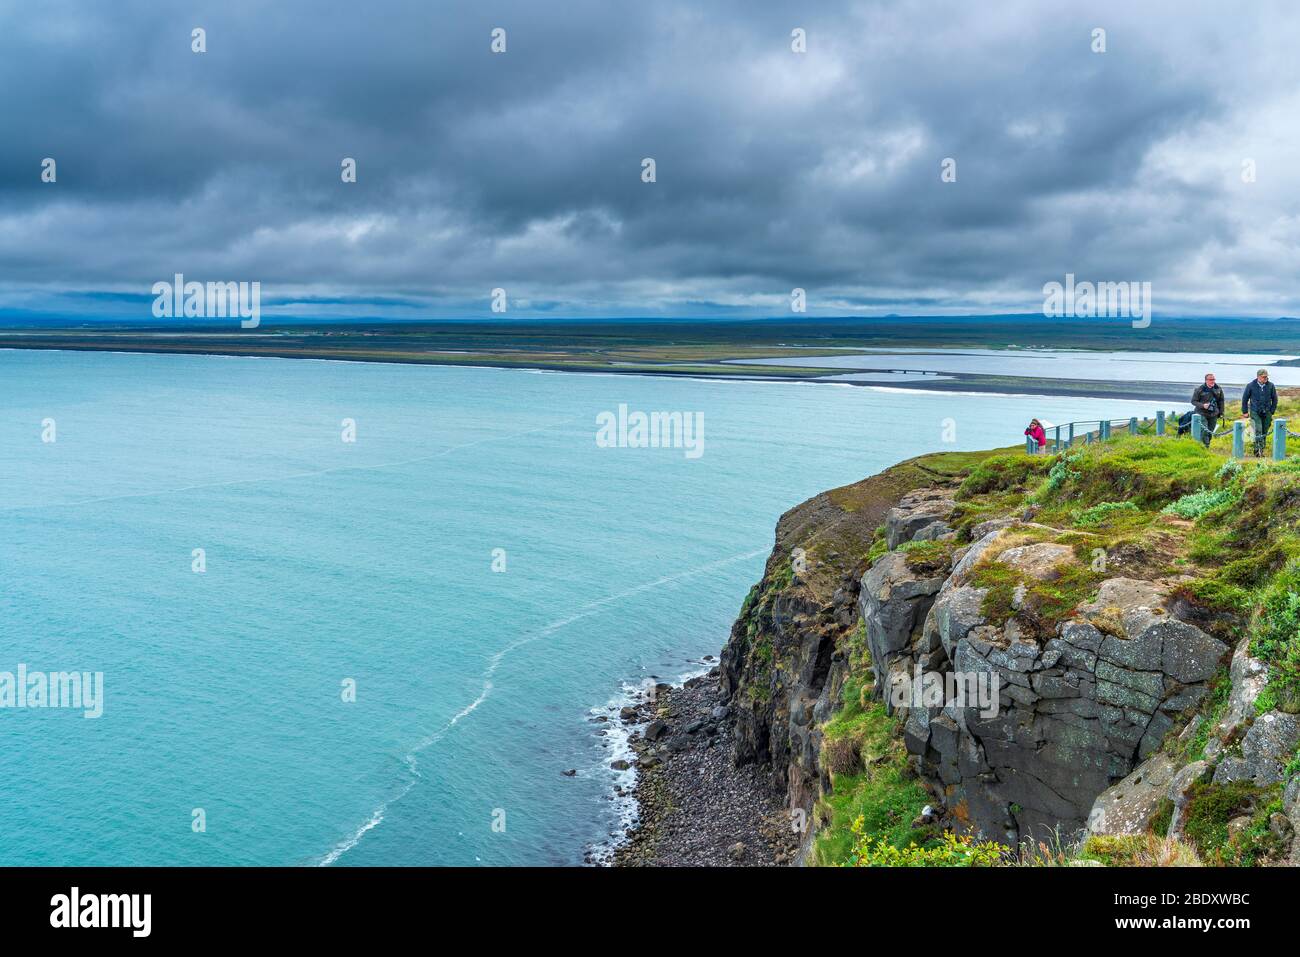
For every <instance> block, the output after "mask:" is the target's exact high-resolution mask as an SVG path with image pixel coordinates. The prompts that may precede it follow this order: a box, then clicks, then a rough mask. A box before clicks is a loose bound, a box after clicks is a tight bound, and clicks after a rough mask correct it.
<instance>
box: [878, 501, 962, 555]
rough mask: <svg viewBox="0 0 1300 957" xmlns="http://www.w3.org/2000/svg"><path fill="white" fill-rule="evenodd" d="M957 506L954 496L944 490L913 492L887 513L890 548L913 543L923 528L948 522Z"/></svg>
mask: <svg viewBox="0 0 1300 957" xmlns="http://www.w3.org/2000/svg"><path fill="white" fill-rule="evenodd" d="M955 507H956V505H955V503H954V502H953V500H952V496H951V494H950V493H947V492H944V491H942V490H935V489H925V490H922V491H917V492H912V493H911V494H909V495H906V496H904V497H903V498H902V500H900V501H899V503H898V505H897V506H895V507H894V508H891V509H890V510H889V511H888V512H887V513H886V514H885V542H886V543H887V544H888V545H889V547H890V548H897V547H898V546H899V545H901V544H903V543H904V542H910V541H911V540H912V538H913V536H915V535H916V533H917V532H919V531H921V529H923V528H925V527H926V526H928V525H931V524H933V523H934V522H938V521H942V520H943V519H946V518H947V517H948V516H949V515H951V514H952V512H953V509H954V508H955Z"/></svg>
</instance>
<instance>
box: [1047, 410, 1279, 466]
mask: <svg viewBox="0 0 1300 957" xmlns="http://www.w3.org/2000/svg"><path fill="white" fill-rule="evenodd" d="M1178 419H1179V416H1178V413H1177V412H1168V413H1166V412H1164V411H1163V410H1162V411H1159V412H1157V413H1156V415H1155V418H1154V419H1149V418H1143V419H1142V420H1141V423H1140V424H1139V421H1138V417H1137V416H1132V417H1131V418H1129V419H1127V420H1125V419H1082V420H1080V421H1077V422H1066V423H1065V424H1063V425H1056V426H1053V427H1052V433H1051V437H1050V438H1049V439H1048V442H1047V444H1046V445H1044V446H1043V448H1042V449H1041V450H1040V449H1039V448H1038V442H1037V440H1036V439H1035V438H1034V437H1033V436H1032V435H1026V436H1025V451H1026V452H1028V453H1029V454H1031V455H1033V454H1036V453H1038V452H1039V451H1044V452H1045V451H1048V450H1049V449H1050V450H1051V451H1053V452H1061V451H1063V450H1065V449H1068V448H1072V447H1073V446H1074V445H1075V444H1076V438H1077V437H1078V436H1079V435H1080V434H1081V436H1082V440H1083V444H1084V445H1090V444H1091V443H1093V442H1105V441H1106V440H1107V439H1110V438H1113V437H1114V435H1115V425H1116V423H1118V424H1119V427H1120V434H1121V435H1122V434H1125V433H1127V434H1128V435H1141V434H1144V433H1145V434H1151V433H1152V432H1154V434H1155V435H1167V434H1168V432H1169V423H1170V421H1171V420H1172V421H1173V423H1174V428H1175V432H1174V434H1175V435H1177V434H1178V433H1177V428H1178ZM1286 422H1287V420H1286V419H1274V420H1273V461H1275V462H1281V461H1282V460H1283V459H1285V458H1286V441H1287V439H1288V438H1292V439H1300V434H1297V433H1295V432H1291V431H1289V430H1288V429H1287V427H1286ZM1153 425H1154V428H1153ZM1085 426H1086V427H1088V428H1082V427H1085ZM1092 426H1095V428H1092ZM1080 429H1082V431H1081V432H1080ZM1208 429H1209V423H1208V421H1207V420H1206V418H1205V416H1204V415H1202V414H1201V413H1200V412H1196V413H1193V414H1192V427H1191V436H1192V438H1193V439H1194V440H1195V441H1198V442H1204V441H1205V439H1206V432H1207V430H1208ZM1229 433H1231V434H1232V457H1233V458H1234V459H1240V458H1244V457H1245V454H1246V423H1245V422H1243V421H1241V420H1240V419H1238V420H1237V421H1236V422H1233V423H1232V428H1231V429H1227V428H1224V429H1219V430H1217V431H1212V432H1210V433H1209V437H1210V438H1211V439H1213V438H1217V437H1218V436H1221V435H1228V434H1229ZM1207 444H1208V443H1207Z"/></svg>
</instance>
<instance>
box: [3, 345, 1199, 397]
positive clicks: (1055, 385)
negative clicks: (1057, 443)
mask: <svg viewBox="0 0 1300 957" xmlns="http://www.w3.org/2000/svg"><path fill="white" fill-rule="evenodd" d="M821 348H826V347H825V346H823V347H821ZM932 348H936V349H941V348H947V347H942V346H934V347H932ZM2 351H15V352H17V351H28V352H105V353H114V352H116V353H125V354H136V355H180V356H225V357H232V358H245V359H259V358H262V359H320V360H325V361H331V362H371V363H388V364H393V365H428V366H442V367H450V368H467V367H468V368H490V369H515V370H523V371H536V372H567V373H573V374H582V375H633V376H656V377H663V378H677V379H698V380H701V381H709V382H712V381H732V382H787V383H798V382H807V383H814V384H818V385H840V386H844V385H847V386H855V387H860V388H877V389H905V390H908V391H916V392H945V393H979V394H1003V395H1018V396H1044V397H1068V398H1091V399H1129V400H1158V401H1170V402H1184V401H1185V400H1186V398H1187V396H1186V394H1185V392H1186V391H1187V390H1179V389H1178V388H1177V387H1176V386H1174V385H1171V384H1169V383H1159V382H1153V383H1142V384H1141V388H1135V387H1132V386H1134V385H1136V384H1134V383H1116V382H1112V381H1106V380H1085V379H1048V378H1037V377H1029V376H986V375H980V374H976V373H964V372H944V373H941V374H936V375H933V376H926V377H925V378H923V379H910V380H902V379H900V380H898V381H895V382H891V381H881V382H857V381H851V380H845V379H841V378H837V376H839V375H841V374H842V372H838V371H837V372H830V373H827V372H825V371H824V370H815V369H800V370H798V372H797V373H796V374H777V375H757V374H754V373H739V372H733V371H731V370H732V369H736V368H744V367H743V366H740V367H738V366H734V365H731V366H727V365H723V364H722V363H721V362H720V361H718V360H713V361H710V360H696V361H697V362H698V363H699V364H700V365H707V366H710V367H711V368H716V369H718V371H716V372H713V371H709V372H703V371H699V370H680V369H656V368H653V367H649V366H646V367H635V368H619V367H617V366H614V367H611V366H599V367H593V366H583V365H581V364H579V363H559V362H550V363H548V362H542V361H527V360H524V359H520V360H511V361H493V360H492V358H491V357H487V356H482V355H475V354H473V353H469V352H460V353H456V354H455V357H454V358H452V357H451V356H450V355H440V354H421V355H402V354H398V353H388V354H378V355H356V354H352V353H343V352H341V351H331V350H330V349H328V348H314V349H299V350H291V349H276V348H265V349H263V348H257V349H252V348H243V349H237V348H227V349H220V348H218V349H214V348H210V347H203V346H199V345H197V344H196V343H193V341H192V340H191V341H190V342H168V343H157V344H155V343H142V342H132V341H126V342H106V341H103V340H97V341H94V342H77V341H75V340H70V341H64V342H51V341H49V340H42V341H40V342H35V343H32V342H23V341H21V340H18V339H10V338H5V337H0V352H2ZM868 374H869V373H868ZM1190 388H1191V386H1188V390H1190Z"/></svg>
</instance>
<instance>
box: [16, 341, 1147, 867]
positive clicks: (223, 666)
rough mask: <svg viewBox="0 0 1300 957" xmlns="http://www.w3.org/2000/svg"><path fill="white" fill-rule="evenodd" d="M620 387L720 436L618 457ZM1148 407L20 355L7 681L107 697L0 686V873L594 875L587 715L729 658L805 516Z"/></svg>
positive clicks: (410, 369)
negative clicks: (468, 868) (938, 462)
mask: <svg viewBox="0 0 1300 957" xmlns="http://www.w3.org/2000/svg"><path fill="white" fill-rule="evenodd" d="M620 403H626V404H627V405H628V407H629V408H630V409H631V410H642V411H646V412H649V411H684V412H700V413H703V416H704V425H705V428H704V454H703V455H702V456H700V457H699V458H697V459H689V458H687V457H686V456H685V455H684V454H683V451H682V450H680V449H663V448H660V449H655V448H601V447H598V445H597V443H596V441H595V436H596V417H597V415H598V414H600V413H602V412H607V411H616V410H617V408H618V406H619V405H620ZM1152 411H1153V408H1150V407H1149V406H1148V405H1147V404H1143V403H1134V402H1121V401H1087V400H1079V399H1049V398H1039V397H1004V396H975V395H945V394H926V393H916V392H911V393H909V392H895V391H878V390H871V389H864V388H855V387H849V386H833V385H800V384H783V383H742V382H716V383H714V382H705V381H695V380H684V379H668V378H649V377H623V376H585V375H560V374H535V373H528V372H520V371H501V370H490V369H446V368H432V367H425V368H421V367H415V366H401V365H378V364H359V363H345V362H322V361H299V360H277V359H235V358H218V357H181V356H146V355H107V354H101V355H94V354H78V353H40V352H14V351H9V352H6V351H0V672H5V671H9V672H15V671H16V670H17V668H18V666H19V665H20V664H25V665H26V666H27V667H28V668H29V669H31V670H43V671H74V670H75V671H87V672H103V674H104V685H105V694H104V699H105V700H104V711H103V716H102V717H100V718H98V719H86V718H84V717H83V716H82V713H81V712H80V711H76V710H71V709H49V708H46V709H37V708H3V709H0V781H3V782H4V785H3V787H0V864H6V865H13V864H304V865H305V864H319V863H333V864H337V865H347V864H357V865H367V864H370V865H375V864H385V865H387V864H473V863H479V862H481V863H483V864H573V863H579V862H580V861H581V860H582V855H583V851H584V849H585V848H586V847H587V846H588V845H589V844H591V843H592V842H596V841H600V840H601V839H602V838H606V837H608V836H609V834H610V832H611V831H613V830H616V829H617V828H618V815H619V814H620V813H621V809H620V808H619V806H618V805H617V804H616V803H615V802H613V801H612V800H611V799H610V792H611V788H612V786H613V784H614V783H615V772H612V771H610V770H609V769H608V762H609V760H610V759H611V758H612V757H613V756H614V754H613V752H614V751H615V750H616V749H617V747H618V744H617V743H615V742H613V739H612V738H611V737H608V736H607V737H600V736H598V735H597V734H596V733H595V732H596V729H597V728H598V727H600V726H599V725H596V724H593V723H591V722H590V720H589V717H590V715H591V713H592V709H600V708H604V707H606V706H609V705H611V704H617V701H618V696H619V693H620V688H622V687H624V686H625V685H629V684H634V683H638V682H640V681H643V680H644V679H645V678H646V677H647V676H650V675H658V676H662V677H665V678H676V677H679V676H681V675H683V674H686V673H689V672H693V671H698V670H701V668H702V666H701V665H700V664H699V659H700V658H701V656H703V655H706V654H717V652H718V651H719V649H720V647H721V645H722V643H723V641H724V640H725V638H726V635H727V631H728V628H729V627H730V624H731V621H732V619H733V617H734V616H735V613H736V610H737V609H738V607H739V605H740V602H741V600H742V599H743V597H744V595H745V592H746V591H747V590H748V588H749V587H750V585H751V584H753V582H754V581H755V580H756V579H757V577H758V576H759V574H760V573H761V569H762V565H763V561H764V559H765V557H766V554H767V551H768V549H769V548H770V547H771V543H772V537H773V528H774V525H775V522H776V519H777V518H778V516H779V515H780V514H781V513H782V512H783V511H785V510H786V509H788V508H790V507H791V506H793V505H794V504H796V503H797V502H799V501H801V500H802V499H804V498H806V497H808V496H810V495H812V494H814V493H816V492H818V491H821V490H823V489H827V488H830V487H832V486H835V485H840V484H843V483H845V482H850V481H855V480H857V479H859V478H861V477H863V476H865V475H868V474H870V473H872V472H875V471H878V470H880V469H882V468H884V467H886V466H888V465H890V464H892V463H893V462H896V461H898V460H899V459H902V458H905V457H907V456H911V455H916V454H919V453H922V452H926V451H933V450H937V449H941V448H945V447H949V448H965V449H974V448H986V447H989V446H992V445H1010V444H1016V443H1018V442H1019V441H1021V429H1022V428H1023V427H1024V423H1025V422H1026V421H1027V420H1028V418H1029V417H1030V416H1033V415H1037V416H1039V417H1041V418H1044V419H1048V420H1051V421H1055V422H1061V421H1066V420H1068V419H1071V418H1076V419H1081V418H1096V417H1099V416H1103V415H1104V416H1107V417H1126V416H1128V415H1131V414H1138V415H1142V414H1149V413H1151V412H1152ZM949 418H951V419H953V420H955V423H956V439H957V441H956V443H955V445H952V446H944V445H943V444H942V443H941V441H940V440H941V436H942V434H943V427H944V420H945V419H949ZM345 419H351V420H354V421H355V423H356V441H355V442H351V443H350V442H345V441H343V439H342V429H343V426H342V423H343V420H345ZM46 420H53V428H54V430H55V432H54V438H55V441H53V442H45V441H42V437H43V432H44V433H45V437H47V438H48V437H49V434H48V432H49V428H48V426H49V424H48V423H46ZM43 423H44V424H43ZM199 548H201V549H203V550H204V552H205V555H206V571H205V572H203V573H201V574H200V573H196V572H194V571H193V570H192V563H193V561H194V559H193V558H192V555H193V552H194V550H195V549H199ZM497 549H503V550H504V557H505V570H504V571H494V570H493V561H494V554H495V555H496V556H497V557H498V559H499V557H500V555H501V553H500V552H494V550H497ZM498 565H499V561H498ZM348 679H351V680H353V681H355V683H356V689H357V690H356V700H355V702H345V701H344V700H343V695H342V694H341V691H342V688H343V682H345V681H346V680H348ZM568 768H576V769H578V774H577V776H575V777H565V776H563V774H562V773H561V772H562V771H564V770H565V769H568ZM195 809H202V812H203V817H204V820H205V822H206V830H204V831H201V832H196V831H195V830H194V828H193V827H192V820H193V815H194V812H195ZM494 825H495V826H494ZM503 825H504V826H503Z"/></svg>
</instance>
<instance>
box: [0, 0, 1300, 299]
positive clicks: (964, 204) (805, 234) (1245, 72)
mask: <svg viewBox="0 0 1300 957" xmlns="http://www.w3.org/2000/svg"><path fill="white" fill-rule="evenodd" d="M1084 6H1085V5H1084V4H1079V3H1068V2H1059V3H1057V2H1050V0H1023V2H999V0H986V2H971V0H960V2H952V3H947V2H941V0H927V2H846V0H817V2H814V3H761V2H755V0H736V2H729V0H708V2H701V0H646V2H639V3H634V2H628V0H563V2H561V0H551V2H545V0H522V2H517V3H509V2H504V3H503V2H491V0H473V2H471V0H438V2H433V0H418V2H417V0H411V2H386V0H367V2H364V3H355V4H349V3H342V2H331V3H320V2H306V0H275V2H259V3H252V2H241V0H221V2H213V3H207V4H204V3H199V4H184V5H183V4H172V3H158V2H156V0H155V2H143V0H141V2H137V0H114V2H112V3H103V2H92V0H85V2H82V3H69V2H59V0H44V2H42V3H40V4H33V3H24V2H18V0H0V312H3V313H8V314H9V315H21V311H22V310H34V311H36V312H50V311H52V312H67V313H74V312H78V313H96V312H99V313H103V314H112V315H114V316H118V317H121V316H127V317H129V316H131V315H135V314H137V313H138V314H139V318H141V319H147V318H148V317H149V316H148V304H149V302H150V301H151V297H150V296H149V288H150V286H151V285H152V284H153V283H154V282H156V281H158V280H162V279H170V278H171V276H172V275H173V274H174V273H177V272H180V273H184V274H185V276H186V278H187V279H198V280H221V281H227V280H247V281H252V280H257V281H260V282H261V283H262V285H263V296H264V301H270V302H279V303H280V305H278V306H265V307H264V311H265V314H267V315H268V316H272V317H273V316H275V315H282V316H288V315H321V316H342V315H357V316H385V315H386V316H394V317H403V318H406V317H410V318H416V317H442V316H473V315H483V316H486V315H490V314H491V313H490V311H489V297H490V292H491V290H492V289H493V288H494V287H502V288H504V289H505V290H506V292H507V296H508V300H509V303H510V311H509V313H508V315H509V316H511V317H524V316H536V315H550V316H556V317H563V316H603V315H609V316H619V315H639V316H656V315H677V316H683V315H697V316H701V317H707V316H715V315H736V316H749V315H776V316H780V315H787V316H788V315H789V314H790V313H789V297H790V290H791V289H792V288H793V287H796V286H798V287H803V288H805V289H806V290H807V294H808V303H809V309H808V313H809V315H814V316H815V315H822V316H827V315H850V314H858V313H860V314H863V315H880V314H885V313H891V312H896V313H927V314H932V313H960V312H978V313H983V312H990V311H1012V312H1033V311H1037V310H1039V309H1040V308H1041V307H1042V301H1043V294H1042V286H1043V284H1044V283H1046V282H1050V281H1053V280H1058V281H1059V280H1063V278H1064V275H1065V274H1066V273H1067V272H1072V273H1074V274H1076V276H1077V277H1078V278H1079V279H1080V280H1085V279H1090V280H1096V281H1123V280H1131V281H1149V282H1151V283H1152V295H1153V299H1154V303H1155V309H1156V312H1157V313H1165V314H1198V313H1208V314H1222V315H1239V314H1251V315H1300V122H1297V118H1300V52H1298V51H1297V39H1298V38H1300V5H1298V4H1295V3H1294V2H1291V0H1279V2H1276V3H1270V2H1256V3H1251V4H1249V5H1244V4H1232V3H1227V2H1215V3H1198V2H1189V0H1175V2H1168V3H1165V2H1153V0H1144V2H1141V3H1134V2H1132V0H1124V2H1121V3H1113V4H1111V3H1089V4H1086V6H1087V7H1088V8H1089V10H1088V12H1081V11H1080V10H1078V9H1077V8H1081V7H1084ZM182 7H190V8H191V9H188V10H186V9H182ZM195 27H202V28H204V29H205V30H206V34H207V38H206V42H207V52H206V53H202V54H196V53H193V52H192V51H191V30H192V29H193V28H195ZM496 27H501V28H503V29H504V30H505V31H506V44H507V47H506V52H505V53H501V54H494V53H493V52H492V51H491V49H490V44H491V32H492V30H493V28H496ZM1098 27H1100V28H1103V29H1105V31H1106V37H1105V43H1106V52H1104V53H1096V52H1093V49H1092V47H1093V45H1094V40H1093V30H1094V29H1095V28H1098ZM795 28H802V29H803V30H805V31H806V35H807V52H806V53H802V54H800V53H795V52H793V51H792V49H791V42H792V40H791V31H792V30H794V29H795ZM46 157H52V158H54V159H55V161H56V163H57V181H56V182H55V183H42V182H41V168H42V166H41V164H42V160H43V159H44V158H46ZM344 157H353V158H355V159H356V162H357V180H358V181H357V182H356V183H355V184H345V183H343V182H342V181H341V178H340V163H341V161H342V160H343V158H344ZM645 157H652V158H654V160H655V162H656V166H657V170H656V173H657V182H655V183H644V182H642V177H641V174H642V160H643V158H645ZM946 157H951V158H953V159H955V160H956V169H957V180H956V182H952V183H945V182H942V181H941V176H940V173H941V163H942V161H943V160H944V159H945V158H946ZM1246 160H1252V161H1253V162H1254V167H1255V170H1256V181H1255V182H1243V162H1244V161H1246Z"/></svg>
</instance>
